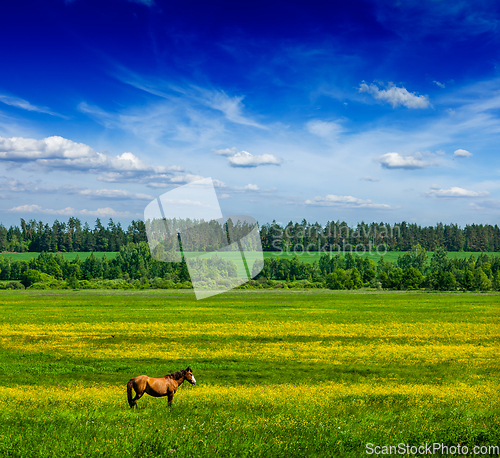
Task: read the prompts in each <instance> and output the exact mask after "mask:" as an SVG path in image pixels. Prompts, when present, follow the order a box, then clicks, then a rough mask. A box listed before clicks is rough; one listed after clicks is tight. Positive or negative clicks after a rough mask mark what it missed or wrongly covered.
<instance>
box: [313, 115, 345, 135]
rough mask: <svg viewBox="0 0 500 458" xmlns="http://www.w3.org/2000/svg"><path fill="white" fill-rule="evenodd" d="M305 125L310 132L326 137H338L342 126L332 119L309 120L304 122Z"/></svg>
mask: <svg viewBox="0 0 500 458" xmlns="http://www.w3.org/2000/svg"><path fill="white" fill-rule="evenodd" d="M306 127H307V130H308V131H309V132H310V133H311V134H314V135H317V136H318V137H321V138H327V139H332V138H335V137H338V136H339V134H340V133H341V132H342V131H343V129H342V126H341V125H340V124H339V123H336V122H333V121H321V120H319V119H315V120H313V121H309V122H308V123H307V124H306Z"/></svg>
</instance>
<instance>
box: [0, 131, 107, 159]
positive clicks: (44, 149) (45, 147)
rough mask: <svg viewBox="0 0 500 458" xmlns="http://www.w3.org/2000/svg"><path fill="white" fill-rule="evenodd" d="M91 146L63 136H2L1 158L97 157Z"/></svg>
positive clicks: (0, 141)
mask: <svg viewBox="0 0 500 458" xmlns="http://www.w3.org/2000/svg"><path fill="white" fill-rule="evenodd" d="M97 154H98V153H96V152H95V151H94V150H93V149H92V148H91V147H90V146H88V145H85V144H83V143H75V142H73V141H71V140H67V139H65V138H63V137H57V136H54V137H47V138H44V139H43V140H35V139H33V138H22V137H13V138H4V137H0V160H7V161H20V162H25V161H26V162H27V161H37V160H40V159H71V160H73V159H81V158H86V159H87V158H92V157H96V155H97Z"/></svg>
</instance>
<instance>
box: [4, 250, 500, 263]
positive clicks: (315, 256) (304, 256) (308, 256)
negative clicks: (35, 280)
mask: <svg viewBox="0 0 500 458" xmlns="http://www.w3.org/2000/svg"><path fill="white" fill-rule="evenodd" d="M346 253H347V251H346ZM39 254H40V253H8V252H4V253H0V256H4V257H12V259H13V260H22V261H29V260H30V259H31V258H37V257H38V255H39ZM59 254H62V255H63V256H64V258H65V259H69V260H70V261H72V260H73V259H75V258H76V257H77V256H79V258H80V260H82V261H83V260H85V259H87V258H88V257H89V256H90V254H91V253H90V252H81V253H59ZM117 254H118V253H117V252H104V251H96V252H94V255H95V256H97V257H99V258H102V257H103V256H106V258H107V259H113V258H114V257H115V256H116V255H117ZM190 254H191V255H192V256H198V255H199V253H186V255H188V256H189V255H190ZM295 254H296V253H294V252H293V251H291V252H286V251H283V252H280V251H265V252H264V259H266V258H272V257H279V258H286V259H292V258H293V257H294V256H295ZM322 254H323V253H317V252H310V253H308V252H304V253H301V252H300V251H297V256H298V258H299V259H300V261H302V262H311V263H312V262H314V261H319V258H320V257H321V255H322ZM335 254H336V252H333V255H335ZM340 254H341V255H345V253H340ZM352 254H353V255H355V254H356V253H355V252H354V251H353V253H352ZM381 254H383V253H381ZM403 254H404V252H402V251H388V252H387V253H386V254H385V255H384V260H385V261H391V262H394V261H397V260H398V257H399V256H402V255H403ZM481 254H483V253H479V252H472V251H471V252H465V251H450V252H448V256H449V257H450V258H452V259H455V258H459V259H463V258H469V257H470V256H474V257H475V258H476V259H477V258H478V256H480V255H481ZM484 254H486V255H488V256H500V253H498V252H485V253H484ZM359 255H360V256H362V257H368V258H370V259H371V260H373V261H374V262H375V263H377V262H378V260H379V259H380V256H379V255H378V254H377V253H368V252H367V253H361V252H360V253H359ZM427 255H428V258H429V260H430V259H431V258H432V256H433V252H432V251H428V252H427ZM224 256H225V259H227V258H229V259H232V256H235V258H234V259H235V260H238V259H239V257H238V256H239V254H238V253H237V252H235V253H234V254H233V253H230V252H228V253H225V254H224Z"/></svg>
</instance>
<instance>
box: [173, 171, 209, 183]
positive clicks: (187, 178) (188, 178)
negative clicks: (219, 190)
mask: <svg viewBox="0 0 500 458" xmlns="http://www.w3.org/2000/svg"><path fill="white" fill-rule="evenodd" d="M203 178H204V177H202V176H201V175H192V174H190V173H187V174H186V175H177V176H175V177H172V178H171V179H170V182H171V183H176V184H181V183H182V184H186V183H191V182H193V181H198V180H203Z"/></svg>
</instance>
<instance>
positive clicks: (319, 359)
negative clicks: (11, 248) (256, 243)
mask: <svg viewBox="0 0 500 458" xmlns="http://www.w3.org/2000/svg"><path fill="white" fill-rule="evenodd" d="M499 304H500V296H498V295H492V294H490V295H481V294H408V293H406V294H402V293H393V294H387V293H386V294H377V293H368V294H367V293H364V294H363V293H349V294H347V293H333V292H329V291H321V292H293V293H292V292H286V293H283V292H277V291H273V292H258V291H252V292H235V291H229V292H227V293H225V294H222V295H219V296H214V297H211V298H209V299H205V300H203V301H195V300H194V294H193V292H192V291H175V292H173V291H169V292H166V291H149V292H116V293H110V292H103V291H97V292H92V293H88V292H50V293H47V292H30V291H23V292H16V293H14V292H1V293H0V328H1V329H0V343H1V345H0V386H1V387H2V388H1V390H0V405H1V406H2V408H1V409H0V425H1V426H2V427H1V429H0V456H2V457H29V458H31V457H40V458H41V457H43V458H45V457H79V456H83V457H85V456H92V457H94V456H103V457H124V456H130V457H150V456H155V457H156V456H179V457H197V456H224V457H242V456H267V457H277V456H279V457H303V456H311V457H316V456H351V457H359V456H364V455H365V454H366V453H365V451H366V444H367V443H372V444H374V446H376V445H379V446H382V445H393V446H396V445H397V444H399V443H404V444H407V445H408V446H410V447H411V446H419V445H421V444H424V443H434V442H436V443H440V444H441V443H442V444H445V445H448V446H456V445H458V444H461V445H462V446H467V447H469V451H470V452H472V447H474V446H483V447H488V446H493V445H500V400H499V397H498V392H499V391H500V390H499V389H500V360H499V358H498V354H499V343H500V325H499V312H500V305H499ZM187 366H191V368H192V369H193V372H194V374H195V377H196V378H197V381H198V383H197V385H196V386H194V387H192V386H190V385H187V384H185V385H183V386H181V388H180V389H179V391H178V393H177V394H176V396H175V397H174V404H173V407H172V408H171V409H169V408H168V407H167V399H166V398H152V397H149V396H144V397H143V398H142V399H141V400H140V401H139V402H138V404H139V408H138V409H137V410H131V409H129V407H128V404H127V401H126V390H125V386H126V383H127V381H128V380H129V378H131V377H132V376H137V375H140V374H147V375H151V376H162V375H165V374H167V373H171V372H173V371H177V370H180V369H184V368H186V367H187ZM437 456H439V454H437ZM476 456H487V455H476Z"/></svg>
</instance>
